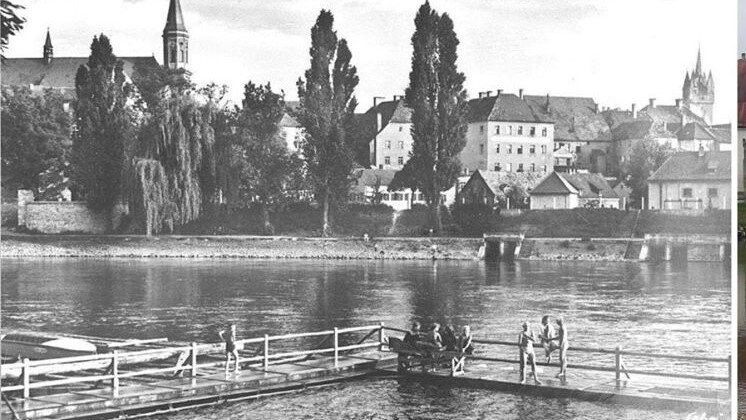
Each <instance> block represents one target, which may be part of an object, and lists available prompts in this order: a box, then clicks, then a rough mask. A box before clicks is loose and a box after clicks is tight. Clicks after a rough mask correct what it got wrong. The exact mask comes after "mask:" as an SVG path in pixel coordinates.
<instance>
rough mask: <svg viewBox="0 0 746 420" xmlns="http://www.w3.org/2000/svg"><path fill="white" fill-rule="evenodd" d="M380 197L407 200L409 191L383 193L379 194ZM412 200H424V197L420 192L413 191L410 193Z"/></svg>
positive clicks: (387, 199) (391, 199)
mask: <svg viewBox="0 0 746 420" xmlns="http://www.w3.org/2000/svg"><path fill="white" fill-rule="evenodd" d="M381 199H382V200H383V201H409V193H400V192H395V193H383V194H381ZM412 200H413V201H425V197H424V196H423V195H422V193H414V194H412Z"/></svg>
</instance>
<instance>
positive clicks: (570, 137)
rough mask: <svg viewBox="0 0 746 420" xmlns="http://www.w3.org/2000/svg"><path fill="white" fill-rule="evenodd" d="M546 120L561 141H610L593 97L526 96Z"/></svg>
mask: <svg viewBox="0 0 746 420" xmlns="http://www.w3.org/2000/svg"><path fill="white" fill-rule="evenodd" d="M523 98H524V99H525V100H526V102H527V103H528V104H529V106H530V107H531V110H532V111H533V112H534V114H535V115H537V116H538V117H539V118H541V119H542V120H543V121H551V122H553V123H554V139H555V140H559V141H611V129H610V128H609V125H608V123H607V122H606V119H605V118H604V116H603V115H601V114H599V113H598V112H597V111H598V104H596V101H594V100H593V98H583V97H570V96H548V95H547V96H533V95H530V96H529V95H526V96H524V97H523Z"/></svg>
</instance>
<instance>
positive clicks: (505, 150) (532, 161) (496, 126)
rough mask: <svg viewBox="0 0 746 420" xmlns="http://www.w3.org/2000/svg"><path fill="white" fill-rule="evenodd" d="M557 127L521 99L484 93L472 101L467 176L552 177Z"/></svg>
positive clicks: (464, 155)
mask: <svg viewBox="0 0 746 420" xmlns="http://www.w3.org/2000/svg"><path fill="white" fill-rule="evenodd" d="M553 146H554V124H553V123H552V122H551V121H545V120H543V119H541V118H540V117H538V116H536V115H535V114H534V112H533V111H532V110H531V108H530V107H529V105H528V103H527V102H526V101H525V100H524V98H523V93H522V92H520V93H519V94H518V95H514V94H504V93H502V92H500V91H498V93H497V95H494V96H493V95H491V92H483V93H481V94H480V98H478V99H473V100H471V101H469V112H468V128H467V131H466V146H465V147H464V149H463V151H462V152H461V154H460V156H459V157H460V159H461V166H462V168H463V170H464V172H465V173H472V172H474V171H476V170H483V171H484V170H489V171H497V172H536V173H545V174H546V173H549V172H551V171H552V170H553V169H552V168H553V161H552V151H553Z"/></svg>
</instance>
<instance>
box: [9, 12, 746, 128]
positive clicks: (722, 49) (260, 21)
mask: <svg viewBox="0 0 746 420" xmlns="http://www.w3.org/2000/svg"><path fill="white" fill-rule="evenodd" d="M19 1H20V2H21V3H22V4H24V5H25V6H26V9H25V10H23V11H22V15H23V16H25V17H26V18H27V19H28V22H27V24H26V26H25V28H24V29H23V30H22V31H21V32H20V33H19V34H18V35H17V36H15V37H14V38H12V39H11V41H10V47H9V49H8V51H7V53H6V56H7V57H36V56H38V57H40V56H41V54H42V45H43V44H44V38H45V35H46V28H47V27H49V28H50V30H51V33H52V42H53V44H54V54H55V56H58V57H61V56H87V55H88V54H89V46H90V42H91V39H92V38H93V36H94V35H96V34H99V33H105V34H106V35H107V36H109V38H110V39H111V41H112V44H113V46H114V52H115V54H117V55H120V56H143V55H145V56H149V55H155V57H156V58H157V59H158V60H159V62H160V61H162V43H161V42H162V41H161V34H162V31H163V26H164V24H165V19H166V13H167V10H168V0H19ZM739 2H740V3H742V4H743V3H745V2H746V0H739ZM430 3H431V5H432V6H433V8H435V9H436V10H437V11H439V12H441V13H448V14H449V15H450V16H451V18H452V19H453V21H454V26H455V30H456V33H457V36H458V38H459V40H460V45H459V50H458V52H459V59H458V65H459V70H461V71H462V72H464V73H465V75H466V85H465V87H466V88H467V90H468V92H469V95H470V96H471V97H477V96H478V92H480V91H486V90H492V91H495V90H497V89H503V91H504V92H506V93H508V92H513V93H517V92H518V89H520V88H523V89H524V92H525V93H526V94H531V95H546V94H551V95H562V96H589V97H593V98H594V99H595V100H596V102H598V103H599V105H600V106H602V107H612V108H616V107H620V108H624V109H628V108H629V107H630V105H631V104H632V103H636V104H637V105H638V109H639V108H641V107H642V106H644V105H646V104H647V103H648V99H649V98H656V103H658V104H673V103H674V101H675V99H676V98H679V97H681V87H682V83H683V79H684V74H685V72H686V71H687V70H691V69H692V68H693V67H694V64H695V60H696V55H697V49H698V48H701V51H702V60H703V66H704V68H705V69H706V70H712V73H713V77H714V79H715V89H716V92H715V98H716V104H715V122H716V123H724V122H729V121H732V120H733V117H734V114H735V107H733V106H731V104H734V103H735V101H736V96H735V91H736V89H735V80H736V75H735V68H736V66H735V65H734V62H733V52H734V51H736V49H737V48H741V50H746V43H744V41H746V36H745V35H746V33H745V32H746V28H742V29H739V35H738V38H739V44H740V45H739V46H737V45H736V29H735V28H736V26H737V25H736V10H735V9H736V4H735V2H733V1H729V0H710V1H707V0H698V1H695V0H564V1H558V0H501V1H486V0H458V1H455V0H450V1H447V0H431V2H430ZM421 4H422V0H377V1H364V0H321V1H319V0H303V1H298V0H296V1H291V0H271V1H268V0H263V1H258V0H221V1H215V0H212V1H209V0H181V6H182V9H183V11H184V20H185V23H186V26H187V29H188V31H189V35H190V44H189V52H190V57H189V58H190V70H191V71H192V73H193V81H194V82H196V83H198V84H206V83H209V82H215V83H218V84H225V85H228V87H229V88H230V91H231V95H232V98H233V99H234V100H235V101H236V102H237V103H240V96H241V93H242V91H243V85H244V84H245V83H246V82H248V81H249V80H251V81H253V82H255V83H266V82H271V84H272V87H273V88H274V89H276V90H280V89H282V90H284V91H285V93H286V99H287V100H293V99H296V98H297V90H296V87H295V82H296V81H297V80H298V77H299V76H301V75H302V74H303V72H304V71H305V69H306V68H307V67H308V65H309V55H308V49H309V47H310V29H311V27H312V26H313V24H314V22H315V20H316V17H317V16H318V13H319V11H320V10H321V9H322V8H325V9H329V10H331V11H332V13H333V14H334V17H335V28H336V30H337V33H338V36H339V37H342V38H346V39H347V40H348V43H349V46H350V49H351V51H352V54H353V64H354V65H356V66H357V69H358V74H359V76H360V84H359V85H358V87H357V89H356V96H357V98H358V101H359V103H360V105H359V107H358V112H363V111H364V110H366V109H367V108H369V107H370V106H372V103H373V97H374V96H383V97H386V98H391V97H393V95H400V94H402V93H403V91H404V89H405V87H406V85H407V83H408V78H409V70H410V65H411V54H412V47H411V44H410V39H411V36H412V32H413V31H414V16H415V13H416V12H417V9H418V8H419V6H420V5H421ZM741 13H744V12H743V9H742V11H741ZM744 21H746V20H744Z"/></svg>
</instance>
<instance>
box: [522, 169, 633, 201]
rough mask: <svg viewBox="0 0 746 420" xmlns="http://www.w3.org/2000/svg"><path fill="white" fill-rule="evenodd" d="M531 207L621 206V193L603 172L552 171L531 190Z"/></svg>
mask: <svg viewBox="0 0 746 420" xmlns="http://www.w3.org/2000/svg"><path fill="white" fill-rule="evenodd" d="M529 195H530V197H531V200H530V202H531V206H530V207H531V210H558V209H574V208H578V207H593V208H597V207H604V208H615V209H618V208H620V207H621V200H620V198H619V194H617V192H616V191H615V190H614V188H612V187H611V185H610V184H609V183H608V181H606V179H605V178H604V177H603V176H601V175H600V174H595V173H589V172H576V173H566V172H552V173H551V174H549V175H548V176H547V177H546V178H544V179H543V180H542V181H541V182H540V183H539V184H538V185H537V186H536V187H535V188H534V189H533V190H532V191H531V192H530V193H529Z"/></svg>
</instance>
